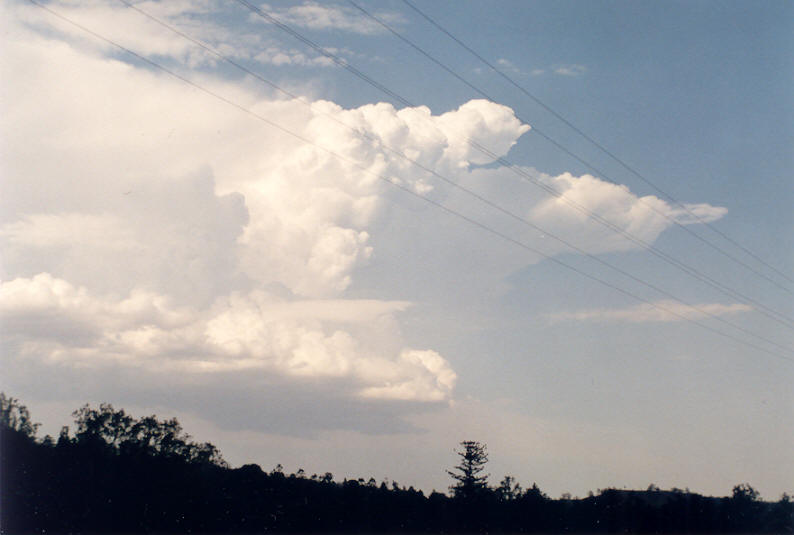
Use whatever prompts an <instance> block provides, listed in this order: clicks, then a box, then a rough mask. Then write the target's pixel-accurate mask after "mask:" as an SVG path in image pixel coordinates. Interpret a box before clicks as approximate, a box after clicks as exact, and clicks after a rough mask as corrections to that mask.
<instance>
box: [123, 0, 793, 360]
mask: <svg viewBox="0 0 794 535" xmlns="http://www.w3.org/2000/svg"><path fill="white" fill-rule="evenodd" d="M119 2H121V3H122V4H124V5H125V6H127V7H128V8H130V9H132V10H134V11H137V12H138V13H140V14H141V15H143V16H145V17H147V18H148V19H150V20H152V21H154V22H155V23H157V24H159V25H160V26H162V27H164V28H166V29H168V30H169V31H171V32H173V33H175V34H177V35H179V36H181V37H182V38H184V39H186V40H188V41H190V42H191V43H193V44H194V45H196V46H198V47H199V48H201V49H202V50H204V51H206V52H208V53H210V54H212V55H213V56H215V57H216V58H218V59H220V60H222V61H225V62H227V63H228V64H230V65H232V66H233V67H235V68H237V69H239V70H241V71H242V72H244V73H246V74H248V75H249V76H252V77H254V78H255V79H257V80H259V81H261V82H263V83H265V84H266V85H268V86H269V87H272V88H273V89H276V90H277V91H279V92H280V93H282V94H284V95H286V96H288V97H290V98H292V99H294V100H296V101H297V102H300V103H301V104H303V105H304V106H307V107H308V108H309V109H310V110H312V111H314V112H315V113H318V114H319V115H321V116H323V117H326V118H328V119H330V120H332V121H334V122H336V123H337V124H339V125H341V126H344V127H345V128H347V129H348V130H350V131H351V132H352V133H353V134H355V135H357V136H359V137H362V138H364V139H367V140H369V141H372V142H375V143H378V145H379V146H380V147H381V148H382V149H384V150H386V151H387V152H389V153H391V154H394V155H396V156H398V157H400V158H402V159H403V160H405V161H407V162H409V163H411V164H412V165H414V166H416V167H418V168H419V169H421V170H423V171H425V172H427V173H428V174H431V175H433V176H435V177H436V178H438V179H439V180H442V181H443V182H445V183H446V184H449V185H450V186H452V187H454V188H456V189H458V190H460V191H463V192H464V193H466V194H467V195H469V196H471V197H474V198H475V199H477V200H479V201H480V202H482V203H484V204H486V205H487V206H489V207H491V208H493V209H495V210H497V211H499V212H500V213H502V214H504V215H506V216H508V217H510V218H511V219H514V220H517V221H519V222H520V223H522V224H524V225H526V226H529V227H530V228H532V229H534V230H537V231H538V232H541V233H542V234H543V235H544V236H548V237H550V238H552V239H553V240H555V241H557V242H559V243H562V244H563V245H565V246H567V247H569V248H571V249H572V250H574V251H576V252H578V253H580V254H582V255H584V256H586V257H587V258H589V259H591V260H593V261H595V262H598V263H599V264H601V265H604V266H606V267H608V268H610V269H612V270H614V271H616V272H617V273H620V274H621V275H623V276H625V277H628V278H630V279H632V280H633V281H635V282H638V283H640V284H642V285H643V286H645V287H647V288H650V289H652V290H654V291H656V292H658V293H660V294H662V295H664V296H666V297H668V298H670V299H672V300H674V301H677V302H679V303H681V304H683V305H685V306H686V307H688V308H690V309H692V310H694V311H696V312H697V313H699V314H702V315H703V316H708V317H711V318H713V319H715V320H717V321H719V322H721V323H724V324H725V325H728V326H729V327H731V328H734V329H737V330H739V331H742V332H744V333H745V334H748V335H750V336H753V337H755V338H757V339H759V340H762V341H764V342H766V343H768V344H770V345H772V346H775V347H777V348H779V349H782V350H783V351H787V352H791V353H794V349H791V348H789V347H786V346H783V345H780V344H778V343H776V342H774V341H772V340H770V339H769V338H767V337H764V336H761V335H758V334H756V333H754V332H752V331H750V330H748V329H745V328H744V327H742V326H740V325H736V324H734V323H733V322H730V321H728V320H726V319H724V318H722V317H720V316H719V315H717V314H713V313H711V312H709V311H707V310H705V309H703V308H701V307H699V306H697V305H693V304H690V303H688V302H686V301H684V300H683V299H681V298H679V297H676V296H675V295H673V294H672V293H670V292H668V291H666V290H664V289H662V288H659V287H658V286H656V285H654V284H652V283H649V282H647V281H645V280H643V279H642V278H640V277H637V276H635V275H633V274H631V273H629V272H628V271H626V270H624V269H622V268H620V267H618V266H615V265H613V264H611V263H610V262H607V261H606V260H603V259H602V258H599V257H597V256H595V255H593V254H592V253H589V252H588V251H586V250H584V249H582V248H581V247H578V246H576V245H575V244H573V243H570V242H569V241H567V240H565V239H564V238H561V237H559V236H557V235H555V234H554V233H552V232H551V231H549V230H548V229H544V228H542V227H540V226H539V225H536V224H534V223H532V222H531V221H529V220H528V219H526V218H525V217H522V216H520V215H518V214H516V213H515V212H512V211H510V210H508V209H506V208H504V207H502V206H500V205H498V204H497V203H495V202H493V201H491V200H489V199H487V198H486V197H483V196H482V195H480V194H478V193H477V192H475V191H473V190H471V189H469V188H466V187H465V186H462V185H461V184H459V183H457V182H455V181H454V180H452V179H450V178H448V177H446V176H444V175H442V174H440V173H438V172H437V171H435V170H434V169H432V168H429V167H427V166H425V165H424V164H422V163H421V162H419V161H417V160H416V159H414V158H411V157H410V156H408V155H406V154H405V153H404V152H402V151H400V150H399V149H395V148H393V147H390V146H389V145H387V144H385V143H383V141H382V140H381V139H380V138H378V137H376V136H374V135H371V134H368V133H367V132H365V131H362V130H361V129H359V128H356V127H355V126H352V125H350V124H348V123H346V122H344V121H342V120H340V119H339V118H337V117H335V116H334V115H331V114H329V113H326V112H316V111H315V110H314V107H313V106H312V104H311V102H308V101H307V100H306V99H304V98H303V97H301V96H299V95H297V94H295V93H293V92H291V91H289V90H287V89H284V88H282V87H280V86H279V85H278V84H276V83H275V82H273V81H271V80H268V79H267V78H265V77H263V76H262V75H260V74H259V73H257V72H255V71H252V70H251V69H249V68H248V67H246V66H244V65H242V64H240V63H238V62H237V61H235V60H234V59H232V58H230V57H228V56H226V55H224V54H222V53H221V52H219V51H218V50H216V49H214V48H212V47H210V46H209V45H207V44H205V43H203V42H201V41H199V40H198V39H195V38H193V37H191V36H190V35H187V34H186V33H184V32H182V31H181V30H179V29H178V28H176V27H174V26H172V25H170V24H168V23H167V22H165V21H163V20H161V19H159V18H158V17H156V16H154V15H152V14H150V13H148V12H147V11H145V10H143V9H141V8H140V7H138V6H136V5H135V4H132V3H131V2H129V0H119ZM546 256H548V255H546Z"/></svg>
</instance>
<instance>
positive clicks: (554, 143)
mask: <svg viewBox="0 0 794 535" xmlns="http://www.w3.org/2000/svg"><path fill="white" fill-rule="evenodd" d="M348 1H349V2H350V4H351V5H352V6H354V7H355V8H356V9H358V10H359V11H361V12H362V13H363V14H364V15H366V16H367V17H369V18H370V19H372V20H373V21H375V22H376V23H378V24H380V25H381V26H382V27H383V28H385V29H386V30H388V31H389V32H390V33H392V34H393V35H394V36H395V37H397V38H398V39H400V40H401V41H403V42H404V43H406V44H408V45H409V46H411V47H412V48H413V49H414V50H416V51H417V52H419V53H420V54H422V55H423V56H424V57H426V58H427V59H429V60H430V61H432V62H433V63H435V64H436V65H438V66H439V67H441V68H442V69H443V70H444V71H446V72H448V73H449V74H451V75H452V76H454V77H455V78H456V79H458V80H460V81H461V82H463V83H464V84H466V86H468V87H469V88H471V89H472V90H474V91H476V92H477V93H478V94H479V95H481V96H483V97H485V98H487V99H488V100H491V101H493V102H496V99H494V98H493V97H492V96H490V95H489V94H488V93H486V92H485V91H483V90H482V89H480V88H479V87H477V86H476V85H474V84H473V83H471V82H469V81H468V80H466V79H465V78H463V76H461V75H460V74H458V73H457V72H455V71H454V70H452V69H451V68H450V67H448V66H447V65H446V64H444V63H443V62H441V61H440V60H438V59H436V58H435V57H433V56H432V55H430V54H429V53H428V52H427V51H425V50H424V49H423V48H421V47H420V46H419V45H417V44H416V43H414V42H413V41H411V40H410V39H408V38H407V37H405V36H404V35H402V34H401V33H399V32H398V31H396V30H395V29H393V28H392V27H391V26H389V25H388V24H387V23H385V22H383V21H382V20H381V19H380V18H378V17H376V16H375V15H373V14H371V13H370V12H369V11H367V10H366V9H364V8H363V7H361V6H360V5H358V4H357V3H355V2H354V1H353V0H348ZM516 118H517V119H519V120H520V121H521V122H522V123H529V121H528V120H526V119H524V118H523V117H521V116H519V115H518V114H516ZM532 132H534V133H535V134H537V135H539V136H540V137H542V138H543V139H545V140H546V141H548V142H549V143H551V144H552V145H554V146H555V147H557V148H558V149H559V150H561V151H563V152H564V153H565V154H567V155H569V156H571V157H572V158H575V159H576V160H577V161H578V162H580V163H582V164H583V165H585V166H587V167H588V168H589V169H591V170H592V171H593V172H595V173H596V174H598V175H600V176H602V177H604V178H605V179H606V180H607V181H608V182H611V183H613V184H617V182H616V181H615V180H613V179H612V178H610V177H609V175H607V174H606V173H604V172H603V171H601V170H600V169H598V168H596V167H595V166H594V165H593V164H591V163H590V162H588V161H587V160H585V159H584V158H582V157H580V156H579V155H577V154H575V153H574V152H572V151H571V150H569V149H568V148H567V147H565V146H563V145H562V144H561V143H559V142H558V141H557V140H555V139H554V138H552V137H551V136H549V135H548V134H546V133H545V132H543V131H541V130H540V129H539V128H536V127H532ZM643 180H645V179H644V178H643ZM646 182H647V180H646ZM654 187H655V186H654ZM637 200H638V202H640V203H642V204H644V205H645V206H646V207H648V208H650V209H651V210H652V211H654V212H655V213H656V214H658V215H660V216H662V217H664V218H665V219H667V220H668V221H670V222H671V223H673V224H674V225H676V226H677V227H679V228H682V229H684V231H686V232H687V233H689V234H690V235H692V236H694V237H695V238H697V239H698V240H700V241H701V242H703V243H706V244H707V245H709V246H710V247H712V248H713V249H715V250H716V251H719V252H720V253H722V254H723V255H724V256H726V257H728V258H730V259H731V260H733V261H734V262H736V263H738V264H739V265H741V266H743V267H744V268H745V269H748V270H749V271H752V272H753V273H755V274H756V275H758V276H759V277H761V278H763V279H765V280H767V281H768V282H770V283H771V284H773V285H775V286H777V287H778V288H780V289H781V290H784V291H786V292H788V293H792V294H794V292H793V291H792V290H790V289H789V288H787V287H786V286H783V285H782V284H780V283H779V282H777V281H776V280H774V279H772V278H770V277H768V276H767V275H765V274H764V273H761V272H760V271H758V270H756V269H755V268H753V267H752V266H750V265H749V264H747V263H746V262H743V261H742V260H740V259H738V258H736V257H734V256H733V255H731V254H730V253H728V252H727V251H724V250H723V249H722V248H720V247H719V246H717V245H714V244H713V243H711V242H709V241H708V240H706V239H705V238H703V237H702V236H700V235H699V234H697V233H696V232H695V231H693V230H692V229H690V228H688V227H687V226H686V225H682V224H681V223H680V222H679V221H677V220H676V219H675V218H674V217H671V216H669V215H668V214H666V213H664V212H663V211H661V210H659V209H657V208H656V207H655V206H653V205H652V204H650V203H647V202H645V201H644V200H643V199H642V197H637ZM676 202H677V201H676ZM685 209H686V208H685ZM687 211H688V212H689V210H687ZM689 213H691V212H689ZM692 215H694V214H692Z"/></svg>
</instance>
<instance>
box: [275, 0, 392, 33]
mask: <svg viewBox="0 0 794 535" xmlns="http://www.w3.org/2000/svg"><path fill="white" fill-rule="evenodd" d="M262 9H263V11H266V12H268V13H270V14H271V15H273V16H275V17H276V18H277V19H279V20H280V21H281V22H284V23H285V24H294V25H296V26H301V27H303V28H309V29H312V30H334V31H345V32H352V33H358V34H362V35H373V34H377V33H382V32H384V31H385V30H384V28H383V27H382V26H381V25H379V24H378V23H377V22H375V21H373V20H371V19H369V18H367V17H366V16H364V15H363V14H362V13H361V12H360V11H358V10H357V9H354V8H352V7H348V6H341V5H338V4H320V3H318V2H304V3H302V4H300V5H297V6H291V7H286V8H281V9H279V8H273V7H271V6H269V5H267V4H265V5H263V6H262ZM375 16H377V17H378V18H379V19H381V20H383V21H384V22H386V23H387V24H389V25H394V24H400V23H402V22H404V19H403V17H402V16H401V15H400V14H399V13H385V12H381V13H375Z"/></svg>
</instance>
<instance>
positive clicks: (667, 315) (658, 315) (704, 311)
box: [547, 301, 753, 323]
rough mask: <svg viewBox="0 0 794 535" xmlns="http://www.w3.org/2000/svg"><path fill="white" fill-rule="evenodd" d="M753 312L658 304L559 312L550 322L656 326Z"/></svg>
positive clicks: (744, 308)
mask: <svg viewBox="0 0 794 535" xmlns="http://www.w3.org/2000/svg"><path fill="white" fill-rule="evenodd" d="M751 310H753V308H752V307H751V306H749V305H744V304H741V303H732V304H729V305H725V304H721V303H700V304H696V305H693V306H692V307H689V306H686V305H684V304H683V303H680V302H678V301H657V302H656V303H654V304H653V305H651V304H648V303H642V304H640V305H636V306H633V307H628V308H617V309H614V308H613V309H609V308H598V309H588V310H578V311H574V312H560V313H556V314H549V315H548V316H547V318H548V319H550V320H551V321H554V322H559V321H596V322H628V323H652V322H654V323H655V322H672V321H685V318H686V319H690V320H698V319H703V318H706V317H711V316H727V315H731V314H739V313H742V312H749V311H751Z"/></svg>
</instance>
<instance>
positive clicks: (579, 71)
mask: <svg viewBox="0 0 794 535" xmlns="http://www.w3.org/2000/svg"><path fill="white" fill-rule="evenodd" d="M552 72H553V73H554V74H558V75H560V76H581V75H583V74H584V73H586V72H587V67H585V66H584V65H576V64H571V65H557V66H555V67H553V68H552Z"/></svg>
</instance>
